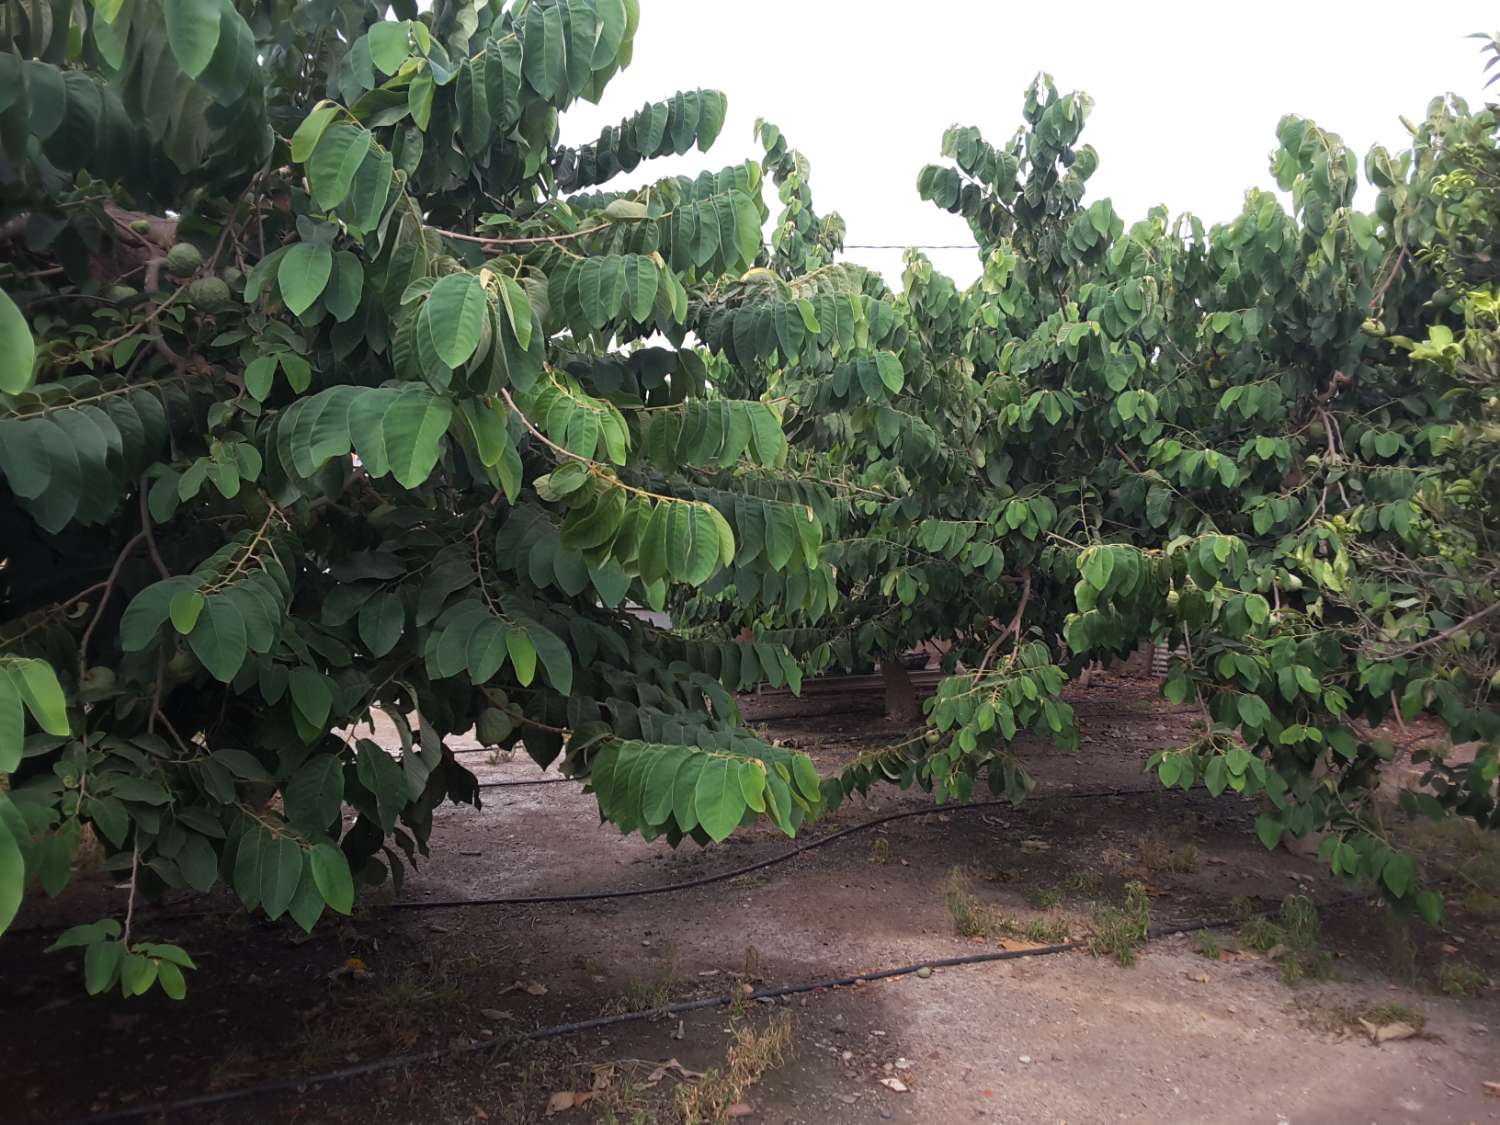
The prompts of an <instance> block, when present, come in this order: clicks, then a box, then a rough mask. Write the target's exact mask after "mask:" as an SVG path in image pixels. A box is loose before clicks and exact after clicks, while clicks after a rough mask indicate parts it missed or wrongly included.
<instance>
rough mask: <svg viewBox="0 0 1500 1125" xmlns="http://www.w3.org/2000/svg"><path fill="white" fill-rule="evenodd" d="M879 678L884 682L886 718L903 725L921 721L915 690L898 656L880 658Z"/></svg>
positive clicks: (920, 707)
mask: <svg viewBox="0 0 1500 1125" xmlns="http://www.w3.org/2000/svg"><path fill="white" fill-rule="evenodd" d="M880 677H881V679H882V680H884V681H885V713H886V717H887V718H891V719H896V720H898V721H900V722H903V723H919V722H921V721H922V705H921V704H920V703H918V702H917V689H916V688H915V687H914V686H913V685H912V682H911V676H909V675H908V674H907V671H906V666H905V665H904V664H902V663H901V657H900V656H887V657H882V659H881V661H880Z"/></svg>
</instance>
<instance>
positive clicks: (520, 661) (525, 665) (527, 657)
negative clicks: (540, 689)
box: [505, 629, 537, 687]
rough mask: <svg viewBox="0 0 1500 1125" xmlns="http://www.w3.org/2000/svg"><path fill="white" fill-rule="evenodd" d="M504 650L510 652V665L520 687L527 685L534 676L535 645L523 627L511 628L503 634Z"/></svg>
mask: <svg viewBox="0 0 1500 1125" xmlns="http://www.w3.org/2000/svg"><path fill="white" fill-rule="evenodd" d="M505 650H506V652H508V653H509V654H510V663H511V667H513V668H514V669H515V670H516V679H517V680H518V681H519V682H520V684H521V686H522V687H526V686H529V685H530V683H531V681H532V679H533V678H534V677H535V676H536V658H537V651H536V646H535V645H534V644H533V643H532V640H531V636H530V634H529V633H528V632H527V631H526V630H525V629H512V630H510V632H508V633H507V634H506V635H505Z"/></svg>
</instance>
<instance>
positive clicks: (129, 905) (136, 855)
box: [120, 844, 141, 949]
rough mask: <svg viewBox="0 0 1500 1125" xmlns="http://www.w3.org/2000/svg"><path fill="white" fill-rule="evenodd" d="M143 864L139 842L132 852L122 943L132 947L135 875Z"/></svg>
mask: <svg viewBox="0 0 1500 1125" xmlns="http://www.w3.org/2000/svg"><path fill="white" fill-rule="evenodd" d="M140 866H141V846H140V845H139V844H137V845H136V846H135V848H134V849H133V850H132V851H131V853H130V897H129V898H128V899H126V900H125V932H124V933H123V934H122V935H121V936H120V944H122V945H124V946H125V947H126V948H127V949H129V948H130V923H131V921H133V920H134V918H135V877H136V873H137V872H138V871H139V870H140Z"/></svg>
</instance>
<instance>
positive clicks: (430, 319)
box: [422, 273, 489, 367]
mask: <svg viewBox="0 0 1500 1125" xmlns="http://www.w3.org/2000/svg"><path fill="white" fill-rule="evenodd" d="M488 311H489V297H488V295H487V294H486V293H485V291H484V283H483V282H481V281H480V280H479V278H478V276H476V275H475V274H472V273H450V274H448V276H446V277H443V278H439V279H438V282H437V284H436V285H434V286H433V287H432V290H431V291H430V292H429V293H428V294H427V303H426V304H424V305H423V306H422V317H423V319H424V320H425V321H426V323H427V326H428V330H429V331H430V332H431V333H432V343H433V347H434V348H435V349H436V351H437V354H438V358H440V359H441V360H442V361H443V362H444V363H446V364H447V365H448V366H449V367H462V366H463V365H464V364H466V363H468V362H469V359H470V358H471V357H472V356H473V355H474V352H475V350H476V349H478V347H479V340H480V337H481V336H482V335H483V334H484V318H485V314H486V313H487V312H488Z"/></svg>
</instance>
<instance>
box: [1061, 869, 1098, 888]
mask: <svg viewBox="0 0 1500 1125" xmlns="http://www.w3.org/2000/svg"><path fill="white" fill-rule="evenodd" d="M1103 883H1104V876H1102V875H1100V874H1099V872H1097V871H1095V870H1094V869H1093V868H1091V867H1084V868H1080V869H1079V870H1077V871H1074V872H1071V873H1069V875H1068V877H1067V878H1066V879H1065V880H1063V886H1065V887H1067V888H1068V890H1070V891H1073V892H1075V893H1077V894H1082V895H1091V894H1096V893H1098V890H1099V888H1100V886H1101V885H1103Z"/></svg>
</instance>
